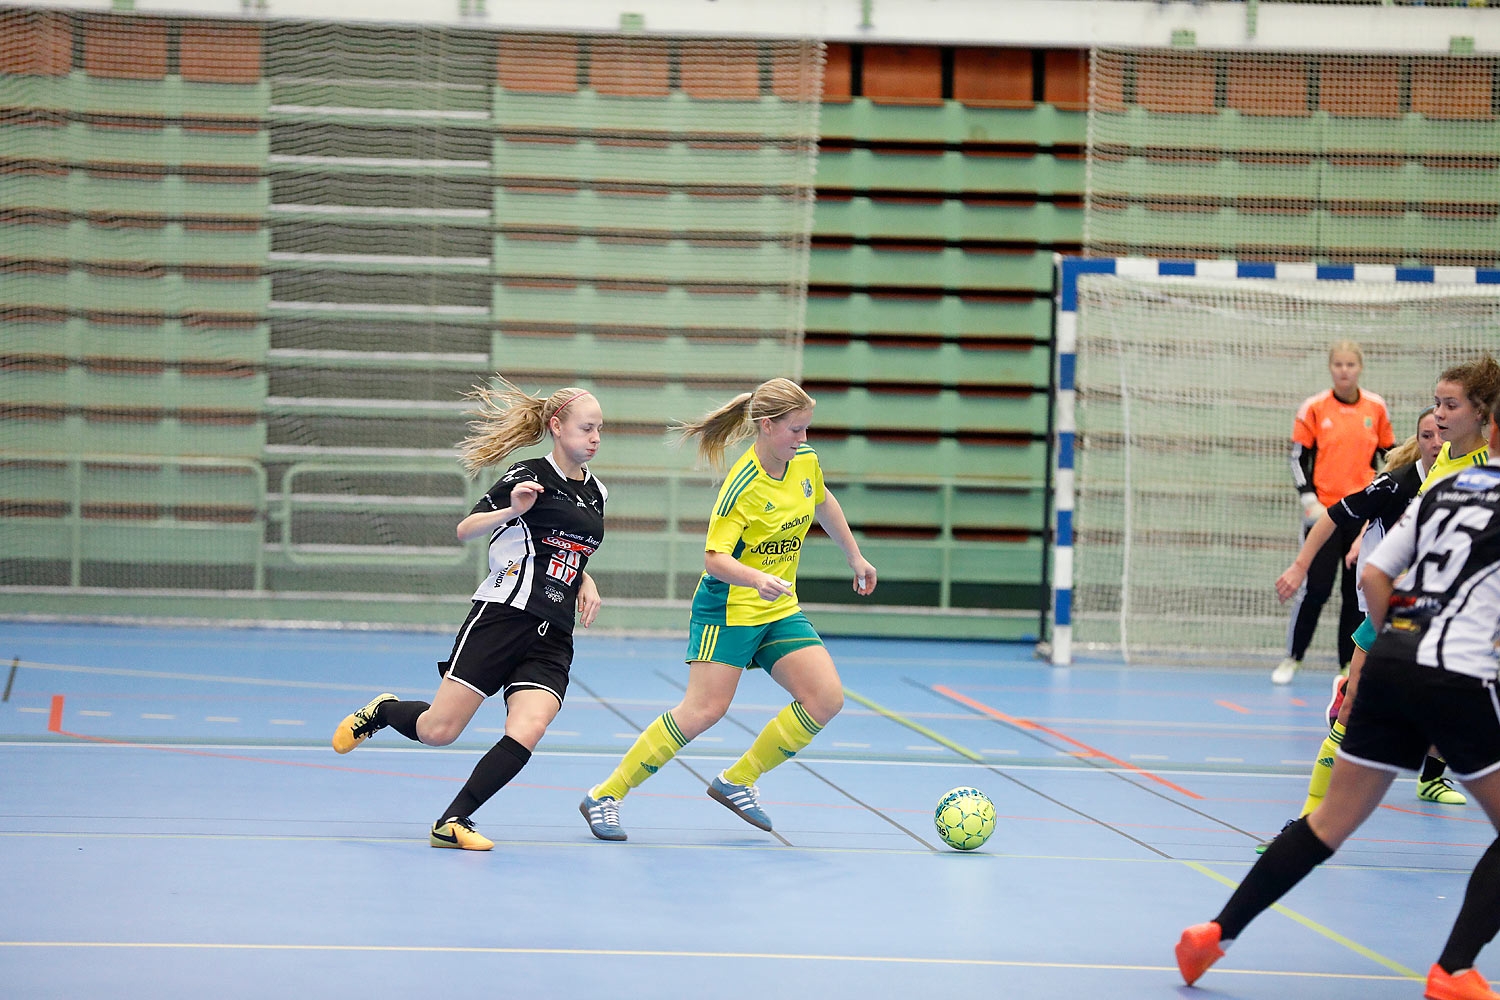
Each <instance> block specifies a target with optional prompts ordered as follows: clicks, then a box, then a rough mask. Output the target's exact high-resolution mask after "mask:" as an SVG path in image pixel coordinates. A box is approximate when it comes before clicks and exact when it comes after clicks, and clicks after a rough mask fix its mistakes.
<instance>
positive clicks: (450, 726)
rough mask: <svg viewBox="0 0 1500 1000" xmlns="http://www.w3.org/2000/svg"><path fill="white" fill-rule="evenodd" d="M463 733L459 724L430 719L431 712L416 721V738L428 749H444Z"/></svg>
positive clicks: (424, 713)
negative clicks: (428, 747)
mask: <svg viewBox="0 0 1500 1000" xmlns="http://www.w3.org/2000/svg"><path fill="white" fill-rule="evenodd" d="M463 731H464V727H463V726H462V725H461V724H458V723H455V722H453V721H452V720H449V719H441V718H432V712H431V710H429V711H426V712H423V713H422V715H421V717H420V718H418V719H417V737H418V738H419V739H421V741H422V742H423V743H425V744H427V745H428V746H430V747H445V746H447V745H448V744H450V743H452V742H453V741H454V740H456V739H458V737H459V734H460V733H462V732H463Z"/></svg>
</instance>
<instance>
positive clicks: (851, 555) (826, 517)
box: [814, 488, 875, 597]
mask: <svg viewBox="0 0 1500 1000" xmlns="http://www.w3.org/2000/svg"><path fill="white" fill-rule="evenodd" d="M814 513H816V514H817V518H818V526H819V527H821V528H822V529H823V530H824V531H826V532H827V533H828V537H829V538H831V539H833V541H834V544H836V545H837V546H838V547H839V548H840V549H842V550H843V552H844V561H845V562H847V563H848V564H849V568H850V569H851V570H853V571H854V592H855V593H856V594H859V595H860V596H861V597H864V596H866V595H868V594H870V593H871V592H872V591H874V589H875V567H874V566H872V565H870V563H869V561H868V560H866V559H865V557H864V556H862V555H860V552H859V542H857V541H855V539H854V532H853V531H851V530H850V528H849V521H848V519H847V518H845V517H844V509H843V508H842V507H840V506H839V502H838V500H837V499H835V498H834V495H833V491H832V490H829V489H826V488H825V489H824V491H823V502H822V503H820V504H818V505H817V507H815V508H814Z"/></svg>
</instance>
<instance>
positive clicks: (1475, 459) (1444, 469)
mask: <svg viewBox="0 0 1500 1000" xmlns="http://www.w3.org/2000/svg"><path fill="white" fill-rule="evenodd" d="M1452 449H1453V445H1452V443H1451V442H1448V441H1444V442H1443V449H1442V451H1439V452H1438V457H1437V458H1435V459H1434V460H1433V462H1432V468H1430V469H1428V470H1427V478H1426V479H1424V480H1422V488H1421V489H1419V490H1417V495H1418V496H1420V495H1422V494H1423V493H1426V492H1427V487H1429V486H1431V485H1432V484H1433V483H1436V482H1438V481H1439V480H1443V479H1447V478H1448V477H1449V476H1451V475H1453V474H1454V473H1455V472H1462V471H1463V470H1465V469H1467V468H1469V467H1470V466H1474V465H1483V464H1484V463H1486V462H1488V461H1489V460H1490V449H1489V445H1480V446H1479V447H1478V448H1475V449H1474V450H1473V451H1471V452H1469V453H1468V454H1467V455H1463V456H1461V457H1459V458H1454V457H1453V454H1452Z"/></svg>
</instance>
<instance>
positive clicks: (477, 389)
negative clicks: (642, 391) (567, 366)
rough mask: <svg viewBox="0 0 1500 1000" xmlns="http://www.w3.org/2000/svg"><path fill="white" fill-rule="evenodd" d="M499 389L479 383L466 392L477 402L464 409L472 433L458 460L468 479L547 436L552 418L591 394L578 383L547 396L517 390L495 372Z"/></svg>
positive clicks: (464, 441)
mask: <svg viewBox="0 0 1500 1000" xmlns="http://www.w3.org/2000/svg"><path fill="white" fill-rule="evenodd" d="M495 378H496V380H497V381H499V383H500V388H498V389H497V388H494V387H493V386H490V385H476V386H474V388H473V389H472V390H471V391H470V392H467V393H465V394H464V398H465V399H467V400H469V401H470V402H471V403H473V404H474V405H473V406H472V407H471V408H470V409H468V410H465V411H464V412H465V413H466V414H467V415H469V416H472V417H475V418H476V419H474V420H471V421H469V436H468V437H466V438H464V439H463V440H462V441H461V442H459V445H458V455H459V462H460V464H462V465H463V467H464V471H465V472H467V473H468V474H469V478H471V479H472V478H473V477H474V476H477V475H478V474H479V473H480V471H481V470H483V469H485V468H486V467H488V466H491V465H499V464H500V463H501V462H503V461H505V458H506V456H507V455H509V454H510V453H511V452H513V451H515V450H517V449H518V448H526V447H529V446H531V445H534V444H536V443H537V442H539V441H541V440H542V438H544V437H546V435H547V431H548V428H549V426H550V424H551V422H552V418H553V417H555V416H558V415H559V414H560V413H561V412H562V411H563V410H565V409H567V408H568V406H569V405H571V404H572V402H573V400H575V399H577V398H579V397H580V396H587V395H590V393H589V392H588V391H587V390H585V389H580V388H578V387H577V386H568V387H567V388H564V389H559V390H557V391H556V392H554V393H553V394H552V395H550V396H548V397H546V398H545V399H543V398H541V397H538V396H532V395H529V394H527V393H525V392H523V391H522V390H520V389H518V388H517V387H516V386H515V385H514V384H513V383H512V382H511V381H510V380H509V379H507V378H506V377H505V376H503V375H496V376H495Z"/></svg>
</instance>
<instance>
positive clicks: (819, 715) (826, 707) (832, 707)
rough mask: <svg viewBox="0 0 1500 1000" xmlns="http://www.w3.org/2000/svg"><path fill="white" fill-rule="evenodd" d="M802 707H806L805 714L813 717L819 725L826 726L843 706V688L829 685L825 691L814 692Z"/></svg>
mask: <svg viewBox="0 0 1500 1000" xmlns="http://www.w3.org/2000/svg"><path fill="white" fill-rule="evenodd" d="M802 707H803V708H805V709H807V714H808V715H811V716H812V717H813V721H814V722H816V723H817V724H818V725H820V726H826V725H828V723H830V722H832V721H833V717H834V716H835V715H838V714H839V712H840V711H842V710H843V707H844V689H843V688H842V687H831V688H828V689H827V690H825V691H818V692H815V693H814V694H813V695H812V696H811V697H809V698H808V699H807V700H806V701H803V702H802Z"/></svg>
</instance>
